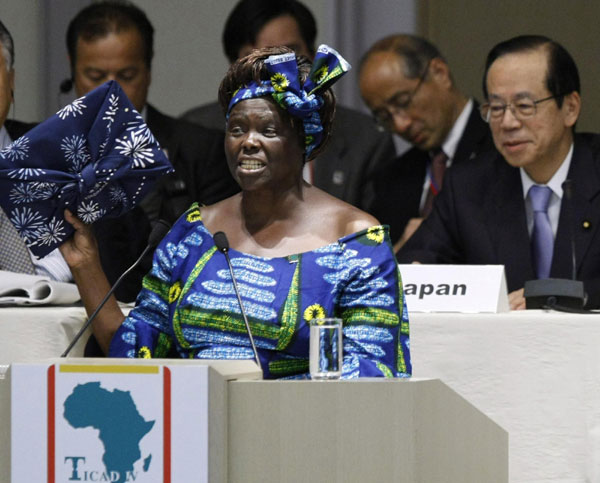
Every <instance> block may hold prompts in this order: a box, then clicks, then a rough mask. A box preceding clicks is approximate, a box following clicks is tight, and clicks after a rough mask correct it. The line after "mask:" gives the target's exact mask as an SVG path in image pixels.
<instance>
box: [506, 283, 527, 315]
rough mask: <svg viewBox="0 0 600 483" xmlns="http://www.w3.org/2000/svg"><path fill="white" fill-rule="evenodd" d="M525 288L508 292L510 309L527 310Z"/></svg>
mask: <svg viewBox="0 0 600 483" xmlns="http://www.w3.org/2000/svg"><path fill="white" fill-rule="evenodd" d="M524 290H525V289H522V288H520V289H519V290H515V291H514V292H511V293H509V294H508V305H509V306H510V310H525V308H526V307H525V297H524Z"/></svg>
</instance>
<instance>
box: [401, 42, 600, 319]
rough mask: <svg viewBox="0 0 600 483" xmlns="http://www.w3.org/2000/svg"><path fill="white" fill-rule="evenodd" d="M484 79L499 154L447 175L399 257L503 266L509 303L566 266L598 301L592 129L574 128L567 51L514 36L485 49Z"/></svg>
mask: <svg viewBox="0 0 600 483" xmlns="http://www.w3.org/2000/svg"><path fill="white" fill-rule="evenodd" d="M483 87H484V95H485V97H486V100H487V102H486V103H485V104H483V105H482V106H481V115H482V117H483V118H484V119H485V120H486V121H487V122H488V123H489V125H490V128H491V131H492V135H493V138H494V144H495V146H496V148H497V149H498V151H499V152H490V153H486V154H483V155H481V156H478V157H477V158H476V159H474V160H473V161H471V162H465V163H462V164H461V165H460V166H456V167H453V168H452V169H451V170H450V171H449V172H448V173H447V176H446V179H445V181H444V189H443V190H442V192H441V193H440V196H439V198H438V199H437V200H436V203H435V205H434V208H433V211H432V212H431V215H430V216H429V217H428V218H427V219H426V220H425V221H424V222H423V223H422V225H421V227H420V228H419V229H418V230H417V232H416V233H415V234H414V236H413V237H412V238H411V239H410V240H409V241H408V242H407V244H406V245H405V246H404V247H403V249H402V250H401V251H400V252H399V254H398V259H399V260H400V261H402V262H413V261H419V262H422V263H458V264H463V263H464V264H501V265H504V268H505V272H506V282H507V285H508V290H509V292H510V294H509V302H510V305H511V308H512V309H522V308H525V299H524V296H523V286H524V284H525V282H526V281H527V280H532V279H545V278H549V277H551V278H571V276H572V273H573V269H574V268H575V272H576V273H575V276H576V278H577V279H578V280H581V281H583V283H584V289H585V292H586V294H587V304H586V307H588V308H598V307H600V229H599V227H600V196H599V194H600V136H599V135H597V134H575V133H574V128H575V124H576V122H577V118H578V117H579V112H580V109H581V97H580V94H579V91H580V86H579V74H578V72H577V66H576V65H575V62H574V60H573V58H572V57H571V56H570V55H569V53H568V52H567V51H566V50H565V48H564V47H562V46H561V45H560V44H558V43H557V42H554V41H552V40H550V39H548V38H546V37H542V36H537V35H526V36H520V37H515V38H512V39H510V40H507V41H505V42H501V43H499V44H498V45H496V46H495V47H494V48H493V49H492V50H491V51H490V53H489V54H488V57H487V61H486V65H485V74H484V78H483ZM567 180H569V182H568V183H567V184H566V185H564V183H565V181H567ZM569 183H570V185H571V189H567V188H566V187H567V186H568V184H569ZM572 243H573V245H572ZM573 255H574V257H575V260H576V265H575V267H573V265H574V262H573Z"/></svg>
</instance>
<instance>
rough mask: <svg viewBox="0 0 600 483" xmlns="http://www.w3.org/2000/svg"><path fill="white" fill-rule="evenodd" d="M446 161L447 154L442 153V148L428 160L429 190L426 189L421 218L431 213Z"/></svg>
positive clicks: (439, 188) (440, 187) (440, 185)
mask: <svg viewBox="0 0 600 483" xmlns="http://www.w3.org/2000/svg"><path fill="white" fill-rule="evenodd" d="M447 162H448V156H446V153H444V151H443V150H442V149H440V150H439V151H437V152H436V153H435V154H434V155H433V156H432V157H431V161H430V162H429V166H428V168H427V176H428V177H429V190H427V195H426V196H425V203H424V204H423V209H422V210H421V216H422V217H423V218H425V217H426V216H427V215H429V213H431V209H432V208H433V199H434V198H435V197H436V196H437V194H438V193H439V192H440V190H441V189H442V181H443V179H444V172H445V171H446V163H447Z"/></svg>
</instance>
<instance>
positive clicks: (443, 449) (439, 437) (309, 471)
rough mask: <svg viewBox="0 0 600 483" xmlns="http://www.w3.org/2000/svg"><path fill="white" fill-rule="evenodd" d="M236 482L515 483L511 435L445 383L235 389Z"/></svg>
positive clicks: (234, 385) (282, 384)
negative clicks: (510, 480)
mask: <svg viewBox="0 0 600 483" xmlns="http://www.w3.org/2000/svg"><path fill="white" fill-rule="evenodd" d="M228 398H229V445H228V453H229V470H228V474H229V481H230V482H232V483H233V482H263V483H270V482H273V483H275V482H277V483H292V482H306V481H310V482H340V483H342V482H343V483H351V482H357V483H359V482H366V481H368V482H371V481H373V482H375V481H394V482H404V483H431V482H461V483H481V482H486V483H495V482H498V483H500V482H502V483H506V482H507V481H508V434H507V432H506V431H504V430H503V429H502V428H500V427H499V426H498V425H497V424H495V423H494V422H493V421H492V420H490V419H489V418H488V417H487V416H485V415H484V414H483V413H481V412H480V411H479V410H477V409H476V408H475V407H474V406H472V405H471V404H469V403H468V402H467V401H466V400H465V399H463V398H462V397H461V396H459V395H458V394H457V393H456V392H454V391H453V390H452V389H450V388H449V387H448V386H446V385H445V384H443V383H442V382H441V381H439V380H416V379H412V380H411V379H404V380H402V379H396V380H382V379H359V380H352V381H336V382H331V381H311V382H301V381H298V382H293V381H289V382H286V381H231V382H230V383H229V395H228Z"/></svg>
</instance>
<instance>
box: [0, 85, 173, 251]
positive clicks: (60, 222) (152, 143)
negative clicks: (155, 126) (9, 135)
mask: <svg viewBox="0 0 600 483" xmlns="http://www.w3.org/2000/svg"><path fill="white" fill-rule="evenodd" d="M172 170H173V168H172V166H171V164H170V163H169V160H168V159H167V157H166V155H165V154H164V153H163V151H162V150H161V148H160V146H159V144H158V142H157V141H156V139H155V138H154V136H153V135H152V133H151V132H150V130H149V129H148V126H147V125H146V123H145V122H144V121H143V119H142V117H141V116H140V114H139V113H138V112H137V111H136V110H135V108H134V107H133V105H132V104H131V102H130V101H129V99H128V98H127V96H126V95H125V93H124V92H123V91H122V89H121V87H120V86H119V84H118V83H116V82H114V81H110V82H107V83H105V84H103V85H101V86H100V87H98V88H96V89H94V90H93V91H91V92H90V93H88V94H87V95H85V96H84V97H81V98H79V99H76V100H75V101H73V102H72V103H71V104H69V105H67V106H65V107H64V108H62V109H61V110H60V111H58V112H57V113H56V114H55V115H54V116H52V117H50V118H49V119H47V120H46V121H44V122H42V123H41V124H38V125H37V126H36V127H34V128H33V129H32V130H31V131H29V132H28V133H26V134H25V135H24V136H22V137H20V138H18V139H16V140H15V141H14V142H12V143H11V144H10V145H8V146H7V147H5V148H4V149H2V150H1V151H0V206H2V208H3V209H4V211H5V213H6V214H7V216H8V217H9V219H10V221H11V222H12V223H13V225H14V226H15V228H16V229H17V231H18V232H19V234H20V236H21V238H23V239H24V240H25V242H26V244H27V245H28V246H29V249H30V250H31V251H32V253H33V254H35V255H36V256H38V257H43V256H44V255H46V254H48V253H50V252H51V251H52V250H54V249H55V248H57V247H58V246H59V245H61V244H62V243H63V242H64V241H65V240H67V239H68V238H69V237H70V236H71V234H72V233H73V228H72V227H71V225H70V224H69V223H67V222H66V221H65V220H64V215H63V213H64V210H65V208H68V209H69V210H70V211H71V212H73V213H75V214H76V215H77V216H78V217H79V218H80V219H81V220H82V221H83V222H85V223H93V222H94V221H96V220H98V219H100V218H102V217H104V216H107V217H117V216H120V215H122V214H123V213H125V212H127V211H129V210H130V209H131V208H133V207H134V206H135V205H136V204H137V203H138V202H140V201H141V200H142V199H143V197H144V195H145V194H146V193H147V192H148V191H149V189H150V188H151V187H152V182H153V181H154V180H155V179H156V178H157V177H159V176H161V175H162V174H164V173H167V172H171V171H172Z"/></svg>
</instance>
